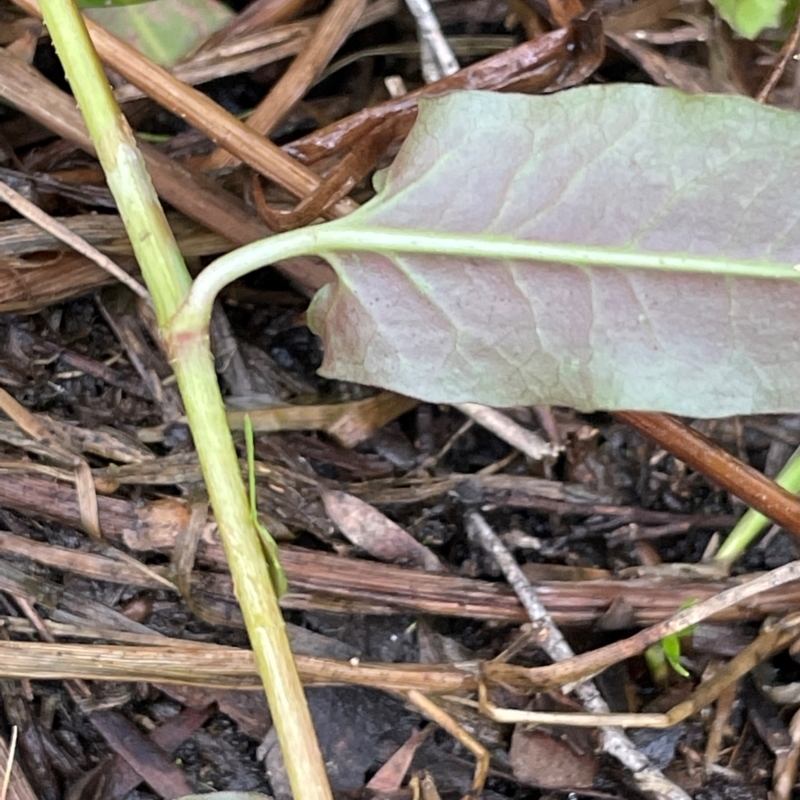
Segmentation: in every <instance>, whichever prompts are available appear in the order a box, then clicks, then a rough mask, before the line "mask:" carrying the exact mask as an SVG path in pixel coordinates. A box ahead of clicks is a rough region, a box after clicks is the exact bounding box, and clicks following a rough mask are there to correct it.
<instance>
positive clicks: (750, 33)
mask: <svg viewBox="0 0 800 800" xmlns="http://www.w3.org/2000/svg"><path fill="white" fill-rule="evenodd" d="M711 4H712V5H714V6H716V8H717V10H718V11H719V13H720V16H721V17H722V19H724V20H725V22H727V23H728V25H730V26H731V28H733V29H734V30H735V31H736V33H738V34H739V35H740V36H744V37H745V38H746V39H755V38H756V37H757V36H758V35H759V34H760V33H761V32H762V31H764V30H766V29H767V28H777V27H778V26H779V25H780V24H781V15H782V13H783V9H784V8H785V6H786V0H711Z"/></svg>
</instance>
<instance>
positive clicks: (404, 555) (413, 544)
mask: <svg viewBox="0 0 800 800" xmlns="http://www.w3.org/2000/svg"><path fill="white" fill-rule="evenodd" d="M322 502H323V503H324V505H325V511H327V512H328V516H329V517H330V518H331V520H333V522H334V524H335V525H336V527H337V528H338V529H339V530H340V531H341V532H342V534H343V535H344V536H346V537H347V538H348V539H349V540H350V541H351V542H352V543H353V544H354V545H356V546H357V547H361V548H362V549H363V550H365V551H366V552H367V553H369V554H370V555H371V556H372V557H373V558H378V559H380V560H381V561H388V562H389V563H390V564H400V565H403V566H409V567H421V568H422V569H424V570H426V571H427V572H442V565H441V563H440V562H439V559H438V558H437V557H436V555H435V554H434V553H432V552H431V551H430V550H429V549H428V548H427V547H425V545H424V544H421V543H420V542H418V541H417V540H416V539H415V538H414V537H413V536H412V535H411V534H410V533H408V532H407V531H406V530H404V529H403V528H401V527H400V526H399V525H398V524H397V523H396V522H392V520H390V519H389V518H388V517H387V516H385V515H384V514H382V513H381V512H380V511H378V509H377V508H375V507H373V506H371V505H370V504H369V503H365V502H364V501H363V500H360V499H359V498H358V497H354V496H353V495H351V494H347V492H340V491H336V490H333V489H328V490H326V491H324V492H322Z"/></svg>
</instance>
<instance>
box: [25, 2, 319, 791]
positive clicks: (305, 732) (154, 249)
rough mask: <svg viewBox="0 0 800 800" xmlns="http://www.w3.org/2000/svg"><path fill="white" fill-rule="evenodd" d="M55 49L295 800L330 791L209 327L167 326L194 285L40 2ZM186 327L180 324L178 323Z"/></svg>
mask: <svg viewBox="0 0 800 800" xmlns="http://www.w3.org/2000/svg"><path fill="white" fill-rule="evenodd" d="M40 2H41V8H42V13H43V16H44V19H45V22H46V24H47V27H48V30H49V32H50V35H51V37H52V39H53V43H54V44H55V46H56V49H57V51H58V54H59V56H60V58H61V61H62V64H63V66H64V71H65V73H66V75H67V78H68V80H69V82H70V84H71V86H72V89H73V92H74V94H75V98H76V100H77V101H78V105H79V106H80V108H81V111H82V112H83V115H84V118H85V119H86V124H87V127H88V129H89V133H90V135H91V137H92V141H93V143H94V146H95V149H96V151H97V155H98V158H99V159H100V163H101V164H102V166H103V169H104V171H105V173H106V178H107V181H108V185H109V188H110V189H111V192H112V193H113V195H114V199H115V201H116V203H117V207H118V208H119V212H120V216H121V217H122V219H123V221H124V223H125V227H126V230H127V232H128V236H129V238H130V240H131V244H132V245H133V249H134V252H135V254H136V258H137V260H138V262H139V265H140V267H141V270H142V274H143V276H144V278H145V281H146V283H147V287H148V289H149V290H150V293H151V295H152V297H153V304H154V307H155V310H156V315H157V318H158V322H159V325H160V326H161V330H162V333H163V335H164V339H165V342H166V345H167V349H168V351H169V353H170V358H171V361H172V365H173V368H174V370H175V375H176V377H177V380H178V385H179V387H180V390H181V395H182V397H183V401H184V404H185V406H186V416H187V418H188V420H189V426H190V428H191V430H192V435H193V437H194V441H195V447H196V448H197V453H198V457H199V460H200V465H201V467H202V470H203V475H204V477H205V480H206V486H207V487H208V493H209V497H210V499H211V504H212V507H213V509H214V515H215V517H216V520H217V525H218V528H219V533H220V537H221V539H222V542H223V546H224V547H225V553H226V555H227V558H228V564H229V566H230V570H231V575H232V577H233V583H234V587H235V590H236V595H237V597H238V599H239V602H240V605H241V607H242V614H243V615H244V619H245V624H246V626H247V632H248V635H249V636H250V642H251V644H252V647H253V651H254V653H255V657H256V662H257V664H258V668H259V673H260V675H261V678H262V681H263V682H264V686H265V689H266V693H267V697H268V699H269V702H270V706H271V709H272V717H273V721H274V723H275V727H276V730H277V733H278V740H279V742H280V744H281V747H282V749H283V754H284V759H285V762H286V768H287V773H288V776H289V781H290V783H291V786H292V790H293V792H294V797H295V798H297V800H330V798H331V792H330V787H329V785H328V779H327V775H326V772H325V765H324V763H323V760H322V757H321V754H320V752H319V747H318V745H317V740H316V735H315V732H314V728H313V725H312V722H311V716H310V714H309V711H308V705H307V703H306V699H305V694H304V692H303V687H302V685H301V683H300V678H299V676H298V674H297V669H296V666H295V663H294V659H293V657H292V653H291V650H290V647H289V641H288V637H287V635H286V629H285V626H284V622H283V617H282V614H281V610H280V607H279V606H278V600H277V597H276V594H275V589H274V587H273V585H272V582H271V580H270V576H269V570H268V565H267V562H266V560H265V558H264V553H263V551H262V548H261V542H260V539H259V537H258V533H257V531H256V529H255V527H254V525H253V522H252V520H251V517H250V507H249V504H248V500H247V493H246V492H245V488H244V483H243V482H242V476H241V471H240V467H239V460H238V458H237V455H236V450H235V448H234V445H233V440H232V438H231V434H230V430H229V428H228V424H227V419H226V416H225V409H224V405H223V402H222V396H221V395H220V391H219V386H218V383H217V376H216V374H215V372H214V366H213V361H212V357H211V352H210V349H209V342H208V332H207V327H206V326H205V325H204V324H203V322H202V320H200V319H198V318H197V315H195V318H194V324H193V325H189V326H187V325H185V324H182V325H181V324H179V325H177V326H176V325H174V324H172V323H173V321H174V320H175V317H176V316H177V314H178V313H179V311H180V309H182V307H183V305H184V303H185V302H186V300H187V298H188V296H189V289H190V287H191V278H190V276H189V273H188V271H187V270H186V266H185V264H184V262H183V258H182V256H181V254H180V251H179V250H178V247H177V244H176V242H175V239H174V237H173V235H172V232H171V230H170V228H169V225H168V223H167V220H166V217H165V216H164V212H163V210H162V208H161V206H160V204H159V202H158V199H157V197H156V194H155V191H154V190H153V186H152V183H151V181H150V176H149V175H148V174H147V170H146V169H145V166H144V160H143V159H142V157H141V155H140V153H139V151H138V148H137V147H136V143H135V141H134V138H133V134H132V132H131V130H130V128H129V126H128V123H127V121H126V120H125V118H124V117H123V116H122V114H121V112H120V110H119V108H118V107H117V105H116V102H115V101H114V98H113V97H112V95H111V91H110V89H109V85H108V80H107V78H106V76H105V74H104V73H103V70H102V68H101V66H100V63H99V61H98V59H97V55H96V53H95V51H94V48H93V47H92V45H91V41H90V39H89V36H88V34H87V32H86V28H85V26H84V24H83V19H82V17H81V16H80V13H79V12H78V11H77V9H76V7H75V5H74V3H73V2H72V1H71V0H40ZM183 322H184V323H185V322H186V315H183Z"/></svg>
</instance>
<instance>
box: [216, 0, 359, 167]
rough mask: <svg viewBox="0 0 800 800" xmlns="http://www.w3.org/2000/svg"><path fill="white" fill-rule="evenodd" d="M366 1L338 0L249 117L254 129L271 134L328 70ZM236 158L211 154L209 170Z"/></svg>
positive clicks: (220, 153)
mask: <svg viewBox="0 0 800 800" xmlns="http://www.w3.org/2000/svg"><path fill="white" fill-rule="evenodd" d="M365 8H366V0H334V2H333V3H332V4H331V6H330V8H329V9H328V10H327V11H326V12H325V14H324V15H323V16H322V18H321V19H320V21H319V25H318V26H317V29H316V30H315V31H314V33H313V35H312V36H311V38H310V39H309V41H308V44H307V45H306V47H305V48H304V49H303V51H302V52H301V53H300V55H298V56H297V58H296V59H295V60H294V61H293V62H292V64H291V66H290V67H289V69H288V70H286V72H285V73H284V74H283V76H282V77H281V79H280V80H279V81H278V82H277V83H276V84H275V86H273V88H272V90H271V91H270V93H269V94H268V95H267V97H266V98H265V99H264V100H263V101H262V102H261V103H260V104H259V105H258V107H257V108H256V109H255V111H253V113H252V114H251V115H250V117H249V118H248V120H247V124H248V126H249V127H251V128H252V129H253V130H254V131H258V133H260V134H262V135H263V136H268V135H269V134H270V133H271V132H272V130H273V129H274V128H275V126H276V125H277V124H278V123H279V122H280V121H281V119H283V117H284V115H285V114H286V113H287V112H288V111H289V110H290V109H291V108H292V106H293V105H294V104H295V103H296V102H297V101H298V100H300V99H301V98H302V97H303V95H304V94H305V93H306V92H307V91H308V89H309V88H310V87H311V85H312V84H313V83H314V80H315V79H316V77H317V76H318V75H319V74H320V73H321V72H322V71H323V70H324V69H325V67H326V66H327V65H328V62H329V61H330V60H331V58H333V56H334V55H335V53H336V51H337V50H338V49H339V47H340V46H341V45H342V44H343V43H344V41H345V39H346V38H347V37H348V36H349V35H350V33H351V31H352V29H353V27H354V26H355V24H356V23H357V21H358V19H359V18H360V17H361V16H362V14H363V13H364V10H365ZM233 163H235V159H234V158H233V157H232V156H231V155H230V154H229V153H227V152H225V151H224V150H216V151H215V152H214V153H212V154H211V156H209V158H208V161H207V164H206V166H207V167H208V168H209V169H214V168H219V167H226V166H229V165H231V164H233Z"/></svg>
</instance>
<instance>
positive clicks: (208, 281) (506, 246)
mask: <svg viewBox="0 0 800 800" xmlns="http://www.w3.org/2000/svg"><path fill="white" fill-rule="evenodd" d="M368 211H369V205H366V206H363V207H362V209H360V210H359V211H356V212H354V213H352V214H350V215H349V216H347V217H345V218H344V219H342V220H337V221H336V222H329V223H326V224H322V225H314V226H311V227H308V228H299V229H297V230H293V231H289V232H288V233H284V234H281V235H280V236H272V237H270V238H269V239H262V240H261V241H258V242H253V243H252V244H248V245H245V246H244V247H240V248H239V249H237V250H234V251H232V252H230V253H227V254H226V255H224V256H222V257H221V258H218V259H217V260H216V261H214V262H213V263H212V264H210V265H209V266H208V267H206V268H205V269H204V270H203V272H202V273H201V274H200V275H199V276H198V277H197V279H196V280H195V282H194V286H193V287H192V291H191V295H190V299H189V304H188V305H189V307H190V308H191V311H190V310H189V309H188V308H187V309H185V310H186V311H187V313H189V314H195V313H199V314H202V315H203V318H204V319H207V315H208V314H210V309H211V303H212V302H213V299H214V297H216V295H217V293H218V292H219V291H220V290H221V289H223V288H224V287H225V286H227V285H228V284H229V283H230V282H231V281H233V280H235V279H236V278H241V277H242V276H243V275H246V274H248V273H249V272H252V271H253V270H254V269H258V268H259V267H262V266H264V265H265V264H270V263H273V262H275V261H279V260H281V259H285V258H292V257H294V256H299V255H308V254H312V253H314V254H318V255H323V256H325V255H326V254H329V253H334V252H336V251H342V250H345V251H347V250H349V251H354V250H355V251H359V250H362V251H371V252H384V253H386V252H390V253H392V252H394V253H434V254H436V255H452V256H461V257H462V258H492V259H501V260H518V261H523V260H524V261H546V262H555V263H561V264H577V265H581V266H608V267H622V268H628V269H657V270H662V271H673V272H702V273H704V274H716V275H724V276H728V277H729V276H736V277H743V278H751V277H752V278H772V279H776V280H781V279H782V280H800V265H795V264H775V263H772V262H762V261H747V260H731V259H729V258H725V257H715V256H692V255H686V254H680V253H646V252H639V251H635V250H631V249H630V248H619V247H617V248H614V247H599V246H590V245H576V244H553V243H551V242H535V241H520V240H519V239H513V238H511V237H504V236H489V235H486V234H474V235H472V234H444V233H433V232H430V231H413V230H392V229H387V228H369V229H368V228H362V227H359V225H358V219H359V216H360V215H361V214H362V212H368Z"/></svg>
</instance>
